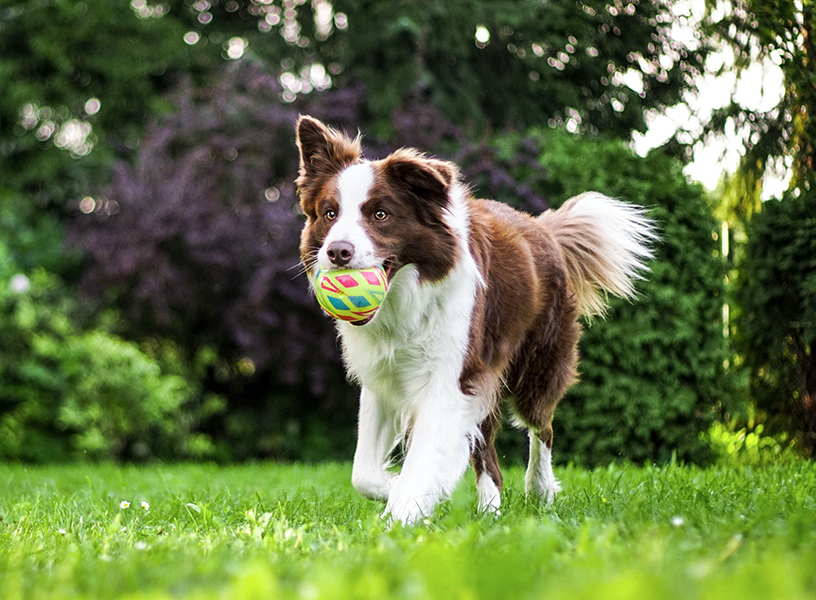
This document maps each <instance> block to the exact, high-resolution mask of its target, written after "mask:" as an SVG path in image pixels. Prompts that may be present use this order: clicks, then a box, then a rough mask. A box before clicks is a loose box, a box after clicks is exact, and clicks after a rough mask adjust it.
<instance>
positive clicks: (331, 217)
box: [323, 209, 337, 221]
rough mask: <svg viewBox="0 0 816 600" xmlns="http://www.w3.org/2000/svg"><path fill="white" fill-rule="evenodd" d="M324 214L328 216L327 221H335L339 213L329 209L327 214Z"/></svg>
mask: <svg viewBox="0 0 816 600" xmlns="http://www.w3.org/2000/svg"><path fill="white" fill-rule="evenodd" d="M323 216H324V217H326V220H327V221H334V220H335V219H336V218H337V213H336V212H334V211H333V210H331V209H329V210H327V211H326V214H324V215H323Z"/></svg>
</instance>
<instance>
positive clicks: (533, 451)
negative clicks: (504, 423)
mask: <svg viewBox="0 0 816 600" xmlns="http://www.w3.org/2000/svg"><path fill="white" fill-rule="evenodd" d="M524 491H525V492H526V493H528V494H536V495H538V496H540V497H541V498H543V499H544V500H546V501H547V504H552V501H553V500H554V499H555V495H556V494H557V493H558V492H560V491H561V484H560V483H558V480H557V479H556V478H555V474H554V473H553V469H552V452H551V451H550V449H549V448H547V446H546V445H544V444H543V443H542V442H541V440H540V439H538V435H536V433H535V432H534V431H532V430H531V431H530V460H529V462H528V463H527V473H526V474H525V476H524Z"/></svg>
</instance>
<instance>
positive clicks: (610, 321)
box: [502, 131, 731, 465]
mask: <svg viewBox="0 0 816 600" xmlns="http://www.w3.org/2000/svg"><path fill="white" fill-rule="evenodd" d="M528 142H529V140H528ZM519 143H520V141H519V140H518V139H517V138H514V137H508V138H505V139H504V140H502V145H503V146H504V148H505V151H506V152H508V153H513V152H517V151H518V150H517V145H518V144H519ZM537 143H538V144H539V146H540V149H541V164H542V165H543V166H544V167H545V169H546V170H547V173H548V178H547V179H545V180H541V181H539V182H538V184H537V187H536V189H537V190H538V191H539V192H540V193H542V194H544V195H546V196H547V198H548V202H549V203H550V204H551V205H553V206H556V207H557V206H559V205H560V204H561V203H562V202H564V201H565V200H566V199H568V198H570V197H571V196H574V195H576V194H578V193H581V192H583V191H586V190H597V191H599V192H602V193H604V194H607V195H610V196H613V197H616V198H620V199H623V200H626V201H629V202H633V203H636V204H640V205H643V206H646V207H648V208H649V210H650V213H651V215H652V216H653V217H654V218H655V219H656V220H657V222H658V225H659V230H660V235H661V240H660V242H659V243H658V245H657V247H656V258H655V260H654V261H653V262H652V263H651V265H650V268H651V272H650V273H648V274H647V277H646V281H644V282H642V283H641V284H639V285H638V288H639V292H640V293H639V296H638V298H637V299H636V300H635V301H633V302H626V301H622V300H619V299H613V300H612V302H611V308H610V310H609V312H608V314H607V316H606V318H605V319H604V320H600V321H595V322H591V323H586V326H585V328H584V329H585V331H584V336H583V338H582V340H581V346H580V348H581V363H580V371H581V379H580V381H579V383H578V384H576V385H575V386H574V387H573V388H571V390H570V391H569V392H568V394H567V396H566V398H565V399H564V400H563V401H562V402H561V404H560V405H559V407H558V410H557V411H556V413H555V415H556V416H555V422H554V427H555V438H554V444H555V450H554V456H555V457H556V459H557V460H560V461H569V460H573V461H576V462H579V463H582V464H586V465H596V464H604V463H609V462H611V461H614V460H620V459H627V460H632V461H636V462H651V461H655V462H667V461H669V460H671V459H672V457H673V456H676V457H677V458H678V459H680V460H686V461H705V460H708V459H709V458H710V456H709V453H708V451H707V448H706V446H705V444H704V443H703V442H702V441H701V440H700V439H699V433H700V432H702V431H706V430H707V429H708V427H709V424H710V423H711V422H712V420H713V419H714V417H715V416H716V415H717V412H718V410H719V409H720V407H721V406H722V405H723V404H727V403H728V401H729V399H730V397H731V381H730V378H729V376H728V374H727V373H726V371H725V368H724V361H725V360H726V359H727V358H728V357H729V354H728V347H727V342H726V339H725V338H724V337H723V333H722V320H721V318H722V305H723V302H724V289H723V286H724V283H723V282H724V275H725V267H726V265H725V262H724V261H723V260H722V259H721V258H720V257H719V256H718V254H717V248H718V246H717V243H716V242H715V240H714V238H713V236H712V234H713V233H714V232H715V231H716V230H717V229H718V227H717V224H716V222H715V221H714V219H713V217H712V216H711V212H710V210H709V207H708V205H707V203H706V199H705V197H704V195H703V192H702V190H701V188H700V187H699V186H696V185H690V184H688V183H687V182H686V181H685V179H684V177H683V175H682V173H681V172H680V165H679V164H677V163H676V162H674V161H673V160H671V159H669V158H668V157H666V156H664V155H662V154H660V153H658V152H655V153H652V154H651V155H650V156H648V157H646V158H639V157H637V156H635V155H633V154H632V152H631V151H630V150H629V149H627V148H626V147H625V146H624V145H623V144H622V143H620V142H617V141H604V140H602V139H591V138H576V137H573V136H569V135H567V134H565V133H560V132H555V131H544V132H540V133H539V134H538V136H537Z"/></svg>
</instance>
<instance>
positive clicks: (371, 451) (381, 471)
mask: <svg viewBox="0 0 816 600" xmlns="http://www.w3.org/2000/svg"><path fill="white" fill-rule="evenodd" d="M396 443H397V431H396V427H395V423H394V417H393V415H390V414H388V413H387V411H386V410H385V408H384V407H383V406H382V404H381V403H380V402H379V400H378V399H377V397H376V395H375V394H374V393H373V392H372V391H371V390H370V389H368V388H366V387H363V391H362V392H361V393H360V417H359V422H358V424H357V450H356V451H355V452H354V465H353V467H352V469H351V484H352V485H353V486H354V489H355V490H357V492H359V493H360V494H362V495H363V496H365V497H366V498H371V499H372V500H388V492H389V490H390V489H391V485H392V483H393V481H394V477H395V475H394V474H393V473H389V472H388V471H386V470H385V467H386V463H387V459H388V454H389V453H390V452H391V450H392V449H393V448H394V446H395V445H396Z"/></svg>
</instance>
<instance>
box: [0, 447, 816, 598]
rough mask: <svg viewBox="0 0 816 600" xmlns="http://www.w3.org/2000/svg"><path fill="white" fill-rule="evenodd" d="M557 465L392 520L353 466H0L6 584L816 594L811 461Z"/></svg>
mask: <svg viewBox="0 0 816 600" xmlns="http://www.w3.org/2000/svg"><path fill="white" fill-rule="evenodd" d="M557 474H558V475H559V476H560V478H561V480H562V484H563V486H564V488H565V491H564V492H563V493H562V494H561V495H560V496H559V497H558V498H557V500H556V502H555V504H554V506H553V507H552V508H547V507H546V506H543V505H542V504H541V503H539V502H537V501H531V500H527V499H526V498H525V497H524V496H523V494H522V493H521V490H522V488H523V481H522V480H523V471H521V470H520V469H511V470H509V472H508V473H507V481H506V485H505V493H504V496H503V501H504V505H503V507H502V514H501V515H500V516H498V517H492V516H482V515H478V514H476V513H475V509H474V506H475V501H476V498H475V492H474V491H473V489H472V476H469V477H468V479H467V480H466V482H465V483H464V484H463V485H462V486H460V488H459V490H458V491H457V493H456V494H455V496H454V498H453V499H452V500H451V501H450V502H447V503H445V504H444V505H442V506H441V507H440V510H439V511H438V514H437V515H436V516H435V517H434V518H433V519H431V520H429V521H427V522H426V523H425V524H423V525H422V526H419V527H416V528H411V529H402V528H401V527H395V528H393V529H391V530H390V531H389V530H387V529H386V527H385V526H384V525H383V523H382V522H381V521H380V520H379V518H378V515H379V512H380V511H381V509H382V505H380V504H378V503H375V502H370V501H367V500H364V499H362V498H360V497H358V496H357V495H356V494H355V492H354V491H353V490H352V488H351V485H350V483H349V479H350V466H349V465H345V464H341V465H336V464H329V465H322V466H300V465H294V466H281V465H275V464H257V465H248V466H238V467H216V466H209V465H203V466H198V465H180V466H153V467H138V468H137V467H117V466H55V467H46V468H31V467H22V466H0V598H3V599H4V600H17V599H21V598H43V599H45V598H47V599H49V600H51V599H62V598H105V599H111V598H128V599H140V598H145V599H146V598H150V599H154V598H158V599H162V598H168V599H169V598H173V599H202V600H204V599H210V598H219V599H222V598H223V599H230V600H232V599H236V600H249V599H254V598H258V599H269V598H276V597H280V598H304V599H322V598H355V599H357V598H377V599H383V598H441V599H443V600H454V599H458V598H491V599H505V598H559V597H569V598H587V599H593V600H595V599H603V600H610V599H615V598H636V599H638V600H642V599H646V598H660V599H672V598H677V599H686V598H689V599H690V598H712V599H732V598H740V599H741V600H744V599H749V600H750V599H753V598H756V599H758V600H759V599H762V600H768V599H772V598H780V599H783V598H784V599H785V600H794V599H797V598H813V597H816V465H814V464H813V463H807V462H790V463H787V464H783V465H771V466H765V467H761V468H752V467H739V468H737V467H729V468H726V467H718V468H713V469H698V468H693V467H679V466H670V467H667V468H652V467H646V468H641V467H632V466H626V467H621V466H617V467H610V468H609V469H599V470H594V471H587V470H583V469H578V468H566V469H558V473H557ZM122 501H128V502H130V506H129V507H128V508H121V502H122ZM143 501H145V502H148V503H149V510H144V509H143V508H142V506H141V503H142V502H143Z"/></svg>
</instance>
